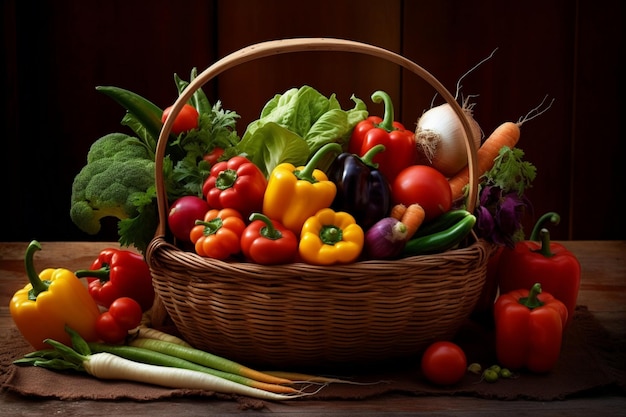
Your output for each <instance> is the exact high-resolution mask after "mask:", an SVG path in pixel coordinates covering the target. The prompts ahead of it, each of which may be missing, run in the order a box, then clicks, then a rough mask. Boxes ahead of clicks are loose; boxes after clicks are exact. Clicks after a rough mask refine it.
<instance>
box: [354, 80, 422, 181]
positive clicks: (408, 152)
mask: <svg viewBox="0 0 626 417" xmlns="http://www.w3.org/2000/svg"><path fill="white" fill-rule="evenodd" d="M372 101H374V103H380V102H381V101H383V102H384V104H385V114H384V118H383V119H381V118H380V117H378V116H370V117H368V118H367V119H365V120H363V121H361V122H359V123H358V124H357V125H356V126H355V128H354V130H353V131H352V136H351V138H350V144H349V152H350V153H353V154H356V155H358V156H364V155H365V154H366V153H367V151H369V150H370V149H371V148H373V147H374V146H376V145H384V146H385V151H384V152H380V153H378V154H376V155H375V156H374V159H373V162H374V163H376V164H378V170H379V171H380V172H381V173H382V174H383V175H384V176H385V178H386V179H387V181H388V182H389V183H393V180H394V178H395V177H396V175H398V173H399V172H400V171H402V170H403V169H404V168H406V167H408V166H411V165H414V164H415V163H416V162H417V148H416V145H415V133H414V132H412V131H410V130H406V129H405V128H404V126H403V125H402V123H399V122H397V121H394V120H393V117H394V114H393V103H392V102H391V98H390V97H389V95H388V94H387V93H385V92H383V91H376V92H375V93H374V94H372Z"/></svg>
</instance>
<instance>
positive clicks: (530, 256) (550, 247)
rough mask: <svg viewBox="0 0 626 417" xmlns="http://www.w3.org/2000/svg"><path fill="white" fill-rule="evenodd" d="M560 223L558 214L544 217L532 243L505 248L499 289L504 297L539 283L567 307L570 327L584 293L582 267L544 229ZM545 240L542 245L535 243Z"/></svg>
mask: <svg viewBox="0 0 626 417" xmlns="http://www.w3.org/2000/svg"><path fill="white" fill-rule="evenodd" d="M547 219H550V220H552V222H553V223H555V224H556V223H558V222H559V216H558V214H556V213H552V212H550V213H547V214H545V215H543V216H542V217H541V218H540V219H539V221H538V222H537V224H536V225H535V227H534V229H533V232H532V233H531V236H530V240H525V241H521V242H518V243H517V244H516V245H515V248H514V249H510V248H504V249H503V250H502V254H501V255H500V260H499V262H498V272H497V275H498V286H499V288H500V292H501V293H506V292H509V291H512V290H516V289H518V288H530V286H531V285H533V284H534V283H535V282H539V283H541V286H542V288H543V289H544V290H545V291H547V292H548V293H550V294H552V295H553V296H554V297H555V298H556V299H557V300H559V301H561V302H563V304H565V306H566V307H567V311H568V314H569V316H568V319H567V323H566V324H569V323H570V322H571V321H572V319H573V317H574V310H575V309H576V300H577V298H578V290H579V289H580V276H581V274H580V263H579V262H578V259H577V258H576V256H575V255H574V254H572V253H571V252H570V251H568V250H567V249H566V248H565V246H563V245H561V244H558V243H554V242H550V233H549V232H548V230H547V229H546V228H542V227H541V226H542V224H543V223H544V222H545V220H547ZM537 239H541V241H540V242H536V241H535V240H537Z"/></svg>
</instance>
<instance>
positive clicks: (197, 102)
mask: <svg viewBox="0 0 626 417" xmlns="http://www.w3.org/2000/svg"><path fill="white" fill-rule="evenodd" d="M197 76H198V69H197V68H193V69H192V70H191V76H190V79H189V81H185V80H183V79H181V78H180V77H179V76H178V75H177V74H174V81H175V82H176V87H177V88H178V95H181V94H182V93H183V91H184V90H185V88H187V86H188V85H189V83H190V82H191V81H193V80H194V79H195V78H196V77H197ZM191 104H192V105H193V106H194V107H195V108H196V110H197V111H198V113H200V114H203V113H210V112H211V109H212V107H211V103H210V102H209V99H208V98H207V96H206V94H204V91H202V88H198V89H197V90H196V91H194V93H193V95H192V96H191Z"/></svg>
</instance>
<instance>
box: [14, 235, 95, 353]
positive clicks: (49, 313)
mask: <svg viewBox="0 0 626 417" xmlns="http://www.w3.org/2000/svg"><path fill="white" fill-rule="evenodd" d="M37 250H41V245H40V244H39V242H37V241H35V240H34V241H32V242H31V243H30V244H29V245H28V248H27V249H26V255H25V265H26V273H27V275H28V279H29V281H30V283H29V284H27V285H26V286H25V287H24V288H22V289H21V290H18V291H17V292H16V293H15V294H14V295H13V298H12V299H11V303H10V305H9V310H10V312H11V317H12V318H13V321H14V322H15V325H16V326H17V328H18V330H19V331H20V333H21V334H22V336H24V339H26V341H28V343H30V344H31V345H32V346H33V347H34V348H35V349H38V350H39V349H46V348H50V346H48V345H47V344H45V343H44V340H45V339H48V338H49V339H54V340H56V341H58V342H61V343H63V344H66V345H71V340H70V336H69V335H68V334H67V332H66V331H65V326H66V325H67V326H69V327H71V328H72V329H73V330H75V331H76V332H77V333H78V334H80V335H81V336H82V337H83V339H85V340H86V341H88V342H90V341H96V340H97V339H98V337H97V335H96V330H95V323H96V319H97V318H98V316H99V315H100V310H99V309H98V306H97V304H96V302H95V301H94V300H93V298H92V297H91V295H89V291H88V290H87V287H86V286H85V285H84V284H83V283H82V281H81V280H80V279H78V278H77V277H76V275H74V273H73V272H72V271H70V270H68V269H65V268H58V269H53V268H47V269H44V270H43V271H41V273H40V274H39V275H37V273H36V272H35V268H34V266H33V255H34V253H35V251H37Z"/></svg>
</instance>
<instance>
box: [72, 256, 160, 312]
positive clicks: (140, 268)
mask: <svg viewBox="0 0 626 417" xmlns="http://www.w3.org/2000/svg"><path fill="white" fill-rule="evenodd" d="M76 276H77V277H79V278H82V277H86V278H87V282H88V284H89V293H90V294H91V296H92V298H93V299H94V300H95V301H96V303H97V304H98V305H101V306H103V307H106V308H109V306H110V305H111V303H112V302H113V301H115V300H117V299H118V298H120V297H130V298H132V299H133V300H135V301H137V302H138V303H139V305H140V306H141V309H142V310H143V311H146V310H148V309H150V308H151V307H152V303H153V302H154V287H153V286H152V275H151V273H150V268H149V267H148V264H147V263H146V261H145V260H144V258H143V256H141V255H140V254H138V253H135V252H131V251H128V250H122V249H115V248H107V249H104V250H102V251H101V252H100V254H99V255H98V258H96V259H95V260H94V261H93V263H92V264H91V267H90V269H84V270H80V271H76Z"/></svg>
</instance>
